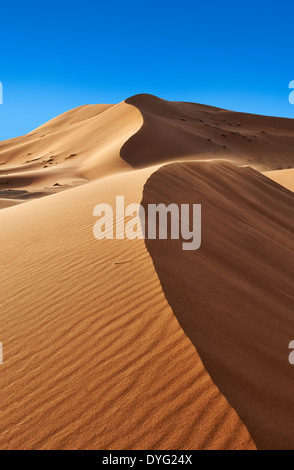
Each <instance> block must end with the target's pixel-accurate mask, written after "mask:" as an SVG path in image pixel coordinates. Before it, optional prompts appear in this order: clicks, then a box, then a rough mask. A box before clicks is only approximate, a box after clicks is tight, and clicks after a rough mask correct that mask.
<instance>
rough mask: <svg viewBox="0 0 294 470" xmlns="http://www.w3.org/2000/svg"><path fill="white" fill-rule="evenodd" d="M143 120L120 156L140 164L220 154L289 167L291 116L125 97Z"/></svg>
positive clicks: (264, 166)
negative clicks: (272, 115) (138, 111)
mask: <svg viewBox="0 0 294 470" xmlns="http://www.w3.org/2000/svg"><path fill="white" fill-rule="evenodd" d="M126 103H128V104H131V105H132V106H135V107H136V108H138V109H139V110H140V112H141V113H142V116H143V119H144V124H143V126H142V127H141V129H140V131H139V132H137V133H136V134H134V135H133V136H132V137H131V138H130V139H129V140H128V141H127V142H126V143H125V145H124V146H123V147H122V149H121V156H122V158H124V160H125V161H126V162H127V163H129V164H130V165H132V166H134V167H136V168H138V167H139V168H140V167H144V166H147V165H152V164H155V163H162V162H169V161H171V160H179V159H183V158H185V159H187V158H189V159H191V160H202V159H203V160H215V159H223V160H226V161H231V162H232V163H235V164H237V165H250V166H252V167H254V168H256V169H258V170H261V171H265V170H276V169H280V168H289V167H293V164H294V162H293V146H294V121H293V120H292V119H281V118H274V117H266V116H256V115H250V114H244V113H236V112H232V111H226V110H223V109H218V108H212V107H210V106H204V105H200V104H195V103H177V102H169V101H165V100H162V99H159V98H157V97H155V96H150V95H137V96H134V97H131V98H129V99H127V100H126Z"/></svg>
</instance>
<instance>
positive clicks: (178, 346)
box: [0, 170, 254, 449]
mask: <svg viewBox="0 0 294 470" xmlns="http://www.w3.org/2000/svg"><path fill="white" fill-rule="evenodd" d="M152 171H153V170H148V171H146V170H141V171H138V172H132V173H128V174H126V175H120V176H115V177H111V178H106V179H104V180H103V181H100V182H93V183H90V184H87V185H84V186H81V187H79V188H74V189H71V190H69V191H65V192H63V193H60V194H57V195H54V196H50V197H47V198H44V199H38V200H36V201H31V202H28V203H26V204H23V205H22V206H18V207H14V208H9V209H3V210H2V211H1V215H0V220H1V245H0V251H1V255H0V260H1V261H0V262H1V268H2V269H1V272H2V273H4V272H5V278H4V279H3V280H2V282H1V285H2V288H1V305H2V308H1V312H0V324H1V341H2V342H3V344H4V357H5V362H4V365H3V366H1V389H0V400H1V408H2V412H1V433H0V447H1V448H4V449H5V448H10V449H11V448H18V449H19V448H26V449H31V448H35V449H36V448H37V449H50V448H58V449H59V448H62V449H66V448H81V449H86V448H96V449H98V448H100V449H101V448H102V449H107V448H109V449H122V448H124V449H136V448H146V449H174V448H181V449H188V448H191V449H194V448H196V449H200V448H206V449H207V448H225V449H237V448H245V449H246V448H254V444H253V443H252V441H251V439H250V436H249V434H248V432H247V430H246V428H245V427H244V425H243V424H242V423H241V421H240V420H239V418H238V417H237V415H236V413H235V412H234V411H233V409H232V408H231V407H230V406H229V405H228V403H227V401H226V399H225V398H224V397H223V396H222V395H221V394H220V392H219V391H218V389H217V387H216V386H215V385H214V384H213V382H212V381H211V379H210V377H209V375H208V374H207V372H206V371H205V369H204V367H203V365H202V362H201V360H200V359H199V356H198V354H197V352H196V350H195V349H194V347H193V345H192V344H191V343H190V341H189V340H188V338H187V337H186V335H185V334H184V332H183V330H182V329H181V328H180V326H179V324H178V322H177V320H176V317H175V316H174V315H173V312H172V311H171V308H170V307H169V305H168V303H167V301H166V299H165V297H164V294H163V292H162V289H161V286H160V282H159V280H158V278H157V276H156V272H155V270H154V268H153V265H152V260H151V258H150V257H149V256H148V253H147V250H146V248H145V244H144V241H143V240H134V241H130V240H102V241H97V240H95V239H94V237H93V233H92V230H93V224H94V221H95V219H94V218H93V216H92V211H93V208H94V206H95V205H96V204H98V203H99V202H108V203H111V204H112V205H114V200H115V195H116V194H124V195H125V196H126V203H130V202H140V200H141V197H142V187H143V184H144V182H145V181H146V179H147V178H148V176H149V174H150V173H151V172H152ZM2 227H3V228H2ZM7 247H9V250H8V249H7ZM11 253H13V254H14V256H11ZM120 262H122V263H124V264H121V265H120V264H115V263H120Z"/></svg>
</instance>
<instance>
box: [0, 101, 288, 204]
mask: <svg viewBox="0 0 294 470" xmlns="http://www.w3.org/2000/svg"><path fill="white" fill-rule="evenodd" d="M293 146H294V123H293V120H291V119H281V118H270V117H265V116H255V115H249V114H243V113H234V112H232V111H226V110H222V109H218V108H213V107H211V106H205V105H200V104H194V103H178V102H168V101H165V100H162V99H159V98H157V97H155V96H152V95H136V96H134V97H131V98H129V99H127V100H126V101H125V102H122V103H119V104H117V105H108V104H103V105H88V106H81V107H79V108H76V109H73V110H70V111H68V112H66V113H64V114H62V115H61V116H57V117H56V118H55V119H53V120H51V121H49V122H48V123H46V124H44V125H43V126H40V127H39V128H37V129H35V130H34V131H32V132H31V133H29V134H27V135H25V136H23V137H18V138H16V139H11V140H8V141H4V142H2V143H0V189H1V188H2V186H3V185H5V189H11V190H15V189H16V188H17V189H18V188H19V187H21V188H22V189H23V190H26V191H29V192H32V193H33V194H36V193H38V195H39V196H40V192H41V195H43V194H45V195H46V194H47V193H48V188H52V187H54V184H56V183H58V184H59V185H60V188H61V189H62V186H64V185H68V186H76V185H79V184H82V183H85V182H87V181H88V180H93V179H96V178H101V177H104V176H107V175H110V174H116V173H120V172H124V171H127V170H128V169H129V168H130V166H131V167H133V168H144V167H147V166H152V165H154V164H162V163H166V162H169V161H173V160H182V159H185V160H187V159H192V160H215V159H223V160H226V161H231V162H232V163H235V164H237V165H250V166H252V167H254V168H256V169H258V170H261V171H267V170H278V169H281V168H289V167H293V152H292V149H293ZM0 195H1V192H0ZM5 197H6V196H5Z"/></svg>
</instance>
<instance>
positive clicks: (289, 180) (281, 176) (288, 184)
mask: <svg viewBox="0 0 294 470" xmlns="http://www.w3.org/2000/svg"><path fill="white" fill-rule="evenodd" d="M265 174H266V176H267V177H268V178H271V179H272V180H274V181H276V182H277V183H279V184H281V185H282V186H285V188H288V189H290V191H293V192H294V168H291V169H289V170H278V171H268V172H266V173H265Z"/></svg>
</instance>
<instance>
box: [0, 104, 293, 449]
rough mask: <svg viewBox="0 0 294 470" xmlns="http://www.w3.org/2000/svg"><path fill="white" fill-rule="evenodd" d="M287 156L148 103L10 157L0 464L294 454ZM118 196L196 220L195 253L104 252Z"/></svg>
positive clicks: (265, 139)
mask: <svg viewBox="0 0 294 470" xmlns="http://www.w3.org/2000/svg"><path fill="white" fill-rule="evenodd" d="M293 144H294V121H293V120H290V119H281V118H269V117H263V116H253V115H248V114H242V113H233V112H231V111H225V110H220V109H218V108H212V107H208V106H204V105H198V104H193V103H171V102H167V101H164V100H160V99H159V98H156V97H153V96H150V95H137V96H135V97H132V98H129V99H128V100H126V101H125V102H122V103H120V104H117V105H91V106H83V107H81V108H76V109H74V110H71V111H69V112H67V113H65V114H63V115H61V116H59V117H57V118H55V119H53V120H52V121H50V122H48V123H47V124H45V125H43V126H41V127H39V128H38V129H36V130H34V131H33V132H31V133H30V134H27V135H26V136H23V137H19V138H16V139H11V140H8V141H4V142H2V143H0V164H1V166H0V184H1V186H0V188H1V191H0V208H1V210H0V223H1V231H0V241H1V244H0V260H1V261H0V263H1V273H2V274H1V307H2V308H1V310H0V341H1V342H2V344H3V353H4V363H3V364H2V365H0V377H1V389H0V401H1V430H0V448H1V449H244V450H246V449H256V448H258V449H263V448H264V449H267V448H277V449H281V448H294V443H293V438H292V436H291V422H292V421H293V413H294V407H293V402H292V399H291V395H292V389H293V387H292V385H294V378H293V366H290V364H289V362H288V353H289V352H288V344H289V342H290V341H291V340H293V339H294V336H293V337H292V333H291V331H294V329H293V326H294V325H293V319H292V318H293V315H292V311H291V309H292V307H293V268H294V266H293V265H294V245H293V231H294V226H293V220H294V218H293V215H294V214H293V211H294V206H293V197H294V195H293V192H292V191H291V190H292V189H293V170H291V169H290V168H292V167H293V153H292V149H293ZM273 180H274V181H273ZM116 195H124V196H125V200H126V204H129V203H133V202H136V203H140V202H141V201H142V203H143V204H146V203H148V202H149V201H152V202H153V203H154V202H155V203H158V202H168V201H169V202H177V203H187V202H189V203H191V202H192V203H200V204H202V206H203V237H202V238H203V243H202V246H201V248H200V250H198V251H195V252H186V253H184V252H183V251H181V252H180V251H179V248H178V243H179V241H169V240H167V241H163V240H162V241H158V240H157V241H148V240H145V241H144V240H128V239H124V240H115V239H114V240H99V241H98V240H96V239H95V238H94V236H93V225H94V222H95V218H94V217H93V209H94V207H95V206H96V205H97V204H98V203H109V204H111V205H112V206H113V207H114V205H115V197H116ZM292 310H293V309H292Z"/></svg>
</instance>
